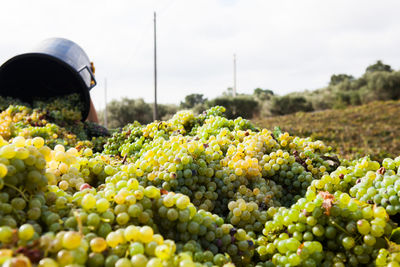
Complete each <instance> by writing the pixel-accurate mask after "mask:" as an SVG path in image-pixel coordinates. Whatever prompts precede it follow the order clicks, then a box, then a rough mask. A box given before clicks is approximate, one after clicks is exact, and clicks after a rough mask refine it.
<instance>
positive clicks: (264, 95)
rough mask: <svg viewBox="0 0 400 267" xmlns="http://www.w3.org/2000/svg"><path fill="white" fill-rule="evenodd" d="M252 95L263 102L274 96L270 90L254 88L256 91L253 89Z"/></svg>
mask: <svg viewBox="0 0 400 267" xmlns="http://www.w3.org/2000/svg"><path fill="white" fill-rule="evenodd" d="M253 95H254V96H255V97H256V98H257V99H259V100H261V101H263V100H269V99H271V98H272V96H273V95H274V92H273V91H272V90H269V89H261V88H256V89H254V93H253Z"/></svg>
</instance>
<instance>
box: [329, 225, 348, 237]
mask: <svg viewBox="0 0 400 267" xmlns="http://www.w3.org/2000/svg"><path fill="white" fill-rule="evenodd" d="M332 224H333V226H335V227H336V228H337V229H339V230H340V231H342V232H343V233H345V234H347V235H349V236H351V234H350V233H349V232H347V231H346V229H344V228H343V227H341V226H340V225H339V224H337V223H336V222H335V221H333V222H332Z"/></svg>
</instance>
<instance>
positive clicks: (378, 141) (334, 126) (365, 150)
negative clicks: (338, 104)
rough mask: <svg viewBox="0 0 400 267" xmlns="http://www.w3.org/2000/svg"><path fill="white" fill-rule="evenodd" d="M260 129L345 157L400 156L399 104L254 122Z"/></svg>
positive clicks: (389, 102)
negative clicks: (319, 144) (313, 141)
mask: <svg viewBox="0 0 400 267" xmlns="http://www.w3.org/2000/svg"><path fill="white" fill-rule="evenodd" d="M253 121H254V122H255V123H256V124H257V125H258V126H260V127H265V128H268V129H273V128H274V127H275V126H279V127H280V128H281V129H282V131H287V132H289V133H290V134H291V135H298V136H302V137H306V136H311V137H312V138H313V139H319V140H323V141H324V142H326V143H327V144H329V145H331V146H332V147H333V148H334V149H335V151H336V152H337V153H338V154H339V155H341V156H342V157H343V158H348V159H350V158H358V157H362V156H365V155H370V156H371V158H373V159H378V160H382V159H383V158H385V157H396V156H398V155H400V138H399V136H400V101H375V102H371V103H368V104H366V105H362V106H355V107H348V108H345V109H330V110H324V111H318V112H308V113H305V112H298V113H295V114H290V115H285V116H276V117H268V118H263V119H254V120H253Z"/></svg>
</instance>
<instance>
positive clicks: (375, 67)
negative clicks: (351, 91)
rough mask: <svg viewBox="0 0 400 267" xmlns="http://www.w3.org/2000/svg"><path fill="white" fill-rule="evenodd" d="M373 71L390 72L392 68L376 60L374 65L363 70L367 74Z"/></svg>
mask: <svg viewBox="0 0 400 267" xmlns="http://www.w3.org/2000/svg"><path fill="white" fill-rule="evenodd" d="M375 71H387V72H392V71H393V70H392V67H390V65H386V64H383V62H382V61H380V60H378V61H377V62H376V63H375V64H373V65H370V66H368V67H367V69H366V70H365V72H366V73H368V72H375Z"/></svg>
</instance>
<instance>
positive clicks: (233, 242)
mask: <svg viewBox="0 0 400 267" xmlns="http://www.w3.org/2000/svg"><path fill="white" fill-rule="evenodd" d="M58 101H60V100H58ZM57 103H60V102H57ZM36 105H40V106H41V107H43V108H46V109H47V110H48V111H49V113H51V115H49V114H47V112H43V110H41V109H35V108H33V109H32V108H31V107H27V106H7V107H5V109H4V110H3V112H2V113H0V135H1V136H2V139H1V140H0V215H1V216H0V225H1V226H0V242H1V243H2V244H5V245H6V246H7V248H8V247H9V248H11V249H13V250H14V249H17V247H18V246H22V247H23V249H26V250H28V251H29V253H33V254H35V253H39V254H38V255H39V256H38V258H37V260H35V259H30V260H32V261H34V262H32V263H34V264H37V263H38V262H39V266H55V264H56V263H55V262H57V264H60V265H63V266H65V265H86V266H201V265H206V266H212V265H217V266H222V265H226V266H232V264H235V265H236V266H271V265H278V266H289V265H290V266H331V265H334V266H344V265H347V264H349V265H353V266H357V265H366V264H373V263H376V264H377V265H382V266H383V265H388V264H391V265H395V264H396V262H398V257H399V256H397V254H396V253H395V252H394V251H393V250H391V249H390V244H389V243H388V242H387V241H386V240H389V239H390V237H391V235H392V230H393V229H395V227H396V226H395V224H394V222H393V220H394V219H395V217H393V216H395V215H396V214H397V213H398V212H399V211H400V204H399V203H400V201H399V198H398V196H397V192H398V191H399V190H400V182H398V176H397V174H396V172H397V168H398V167H399V166H398V165H400V160H399V159H397V160H389V159H387V160H385V161H384V162H383V163H382V167H383V169H382V168H381V165H380V163H378V162H374V161H371V160H370V159H369V158H362V159H359V160H356V161H352V162H349V161H342V162H341V165H340V163H339V161H337V160H336V158H335V156H334V155H332V154H330V148H329V147H327V146H326V145H325V144H323V143H322V142H320V141H313V140H311V138H300V137H295V136H290V135H289V133H282V132H279V131H274V132H271V131H269V130H267V129H258V128H256V127H255V126H254V125H253V124H252V123H251V122H249V121H247V120H244V119H242V118H236V119H234V120H229V119H227V118H225V117H223V116H222V112H223V108H222V107H214V108H211V109H210V110H208V111H206V112H205V113H204V114H201V115H198V116H195V115H194V114H193V113H192V112H190V111H181V112H178V113H177V114H176V115H175V116H173V117H172V118H171V119H169V120H167V121H157V122H152V123H149V124H147V125H141V124H139V123H137V122H136V123H133V124H129V125H127V126H126V127H124V128H123V129H122V130H121V131H118V132H115V133H114V134H113V136H112V137H111V138H109V139H107V140H106V141H107V144H106V145H105V147H104V149H103V148H95V143H93V142H94V141H93V139H92V141H89V140H87V139H88V134H89V131H87V132H86V133H84V131H85V129H84V128H85V127H86V126H83V125H82V124H80V123H78V124H77V125H76V127H77V129H74V130H73V131H72V130H71V132H68V129H70V127H71V125H72V121H73V120H74V119H76V118H78V117H79V116H78V115H76V113H75V111H77V109H75V108H74V107H69V106H68V105H66V108H65V109H62V110H59V109H57V108H56V106H55V105H53V104H52V103H50V104H46V103H43V102H41V103H38V102H36ZM36 107H37V106H36ZM68 110H69V111H68ZM2 119H3V120H2ZM50 121H51V122H50ZM61 122H62V124H61ZM59 124H60V125H62V126H63V127H61V126H60V125H59ZM10 127H11V128H13V129H16V130H15V131H14V132H12V131H9V130H8V129H10ZM88 127H91V126H90V125H89V126H88ZM86 130H87V129H86ZM92 130H93V129H92ZM91 134H93V135H94V134H95V133H94V132H92V133H91ZM104 140H105V139H103V141H104ZM336 161H337V162H336ZM332 162H333V164H332ZM374 204H375V205H374ZM392 238H394V237H392ZM32 244H35V246H36V245H37V247H33V246H32ZM37 248H40V250H41V251H46V253H47V254H46V255H45V256H46V258H43V259H42V258H41V257H43V255H41V254H40V252H38V251H36V249H37ZM2 253H3V252H2ZM4 253H5V252H4ZM12 256H13V254H11V255H10V256H9V257H10V258H12V259H16V258H17V257H18V256H17V257H12ZM18 260H20V261H22V259H21V258H19V259H18ZM24 260H25V259H24ZM28 261H29V259H28Z"/></svg>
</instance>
